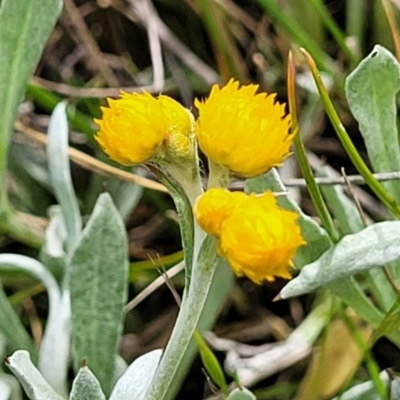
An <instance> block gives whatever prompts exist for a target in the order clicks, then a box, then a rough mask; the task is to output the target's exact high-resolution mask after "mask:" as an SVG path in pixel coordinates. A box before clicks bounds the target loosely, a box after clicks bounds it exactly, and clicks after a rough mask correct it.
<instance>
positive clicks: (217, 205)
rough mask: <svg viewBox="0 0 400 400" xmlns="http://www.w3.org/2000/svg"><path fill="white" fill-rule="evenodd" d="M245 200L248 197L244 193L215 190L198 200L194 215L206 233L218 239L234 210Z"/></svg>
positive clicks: (209, 191)
mask: <svg viewBox="0 0 400 400" xmlns="http://www.w3.org/2000/svg"><path fill="white" fill-rule="evenodd" d="M245 199H246V195H245V194H244V193H243V192H230V191H229V190H226V189H221V188H213V189H210V190H208V191H207V192H206V193H204V194H203V195H202V196H200V197H199V198H198V199H197V201H196V203H195V205H194V207H193V213H194V216H195V218H196V220H197V222H198V223H199V225H200V227H201V228H202V229H203V230H204V231H205V232H207V233H209V234H210V235H213V236H217V237H218V236H219V235H220V232H221V225H222V223H223V222H224V221H225V219H226V218H227V217H228V216H229V215H230V214H231V213H232V210H233V208H234V207H236V206H237V205H238V204H240V202H241V200H245Z"/></svg>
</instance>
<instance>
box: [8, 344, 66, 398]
mask: <svg viewBox="0 0 400 400" xmlns="http://www.w3.org/2000/svg"><path fill="white" fill-rule="evenodd" d="M5 362H6V365H7V366H8V368H10V370H11V371H12V372H13V373H14V375H15V376H16V377H17V378H18V380H19V381H20V383H21V385H22V387H23V388H24V390H25V393H26V394H27V396H28V397H29V398H30V399H32V400H38V399H40V400H63V397H61V396H60V395H59V394H57V393H56V392H55V391H54V389H53V388H52V387H51V386H50V385H49V384H48V383H47V382H46V380H45V379H44V378H43V376H42V375H41V374H40V372H39V371H38V370H37V368H36V367H35V366H34V365H33V364H32V362H31V359H30V358H29V353H28V352H27V351H26V350H18V351H16V352H15V353H14V354H13V355H12V356H11V357H8V358H7V359H6V361H5Z"/></svg>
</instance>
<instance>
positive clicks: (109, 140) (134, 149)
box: [95, 92, 191, 165]
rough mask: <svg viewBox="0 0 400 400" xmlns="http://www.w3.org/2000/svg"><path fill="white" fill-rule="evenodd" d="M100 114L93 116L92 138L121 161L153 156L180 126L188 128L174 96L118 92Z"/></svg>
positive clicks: (136, 161)
mask: <svg viewBox="0 0 400 400" xmlns="http://www.w3.org/2000/svg"><path fill="white" fill-rule="evenodd" d="M102 111H103V116H102V118H101V119H98V120H95V122H96V123H97V124H98V125H99V131H98V132H97V135H96V136H95V139H96V140H97V141H98V142H99V144H100V146H101V147H102V149H103V150H104V152H105V153H106V154H107V155H108V156H109V157H110V158H111V159H112V160H114V161H116V162H118V163H120V164H122V165H134V164H141V163H144V162H146V161H148V160H150V159H151V158H152V157H154V156H155V155H156V154H157V152H158V150H159V149H160V148H161V146H162V145H163V144H164V141H165V140H166V139H167V138H168V137H170V136H173V135H174V134H176V133H179V134H183V130H185V129H188V130H187V131H186V133H188V132H189V131H190V127H191V119H190V116H189V115H188V113H187V112H186V110H185V109H184V108H183V107H182V106H181V105H180V104H179V103H177V102H176V101H175V100H173V99H171V98H169V97H168V96H163V95H160V96H158V97H157V98H155V97H153V96H152V95H151V94H149V93H146V92H144V93H141V94H139V93H132V94H128V93H123V92H122V93H121V96H120V98H118V99H117V100H112V99H108V107H102Z"/></svg>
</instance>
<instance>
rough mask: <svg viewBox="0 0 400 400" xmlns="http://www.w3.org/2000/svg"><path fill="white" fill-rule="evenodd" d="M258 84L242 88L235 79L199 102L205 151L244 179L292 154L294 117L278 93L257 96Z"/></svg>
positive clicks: (201, 142)
mask: <svg viewBox="0 0 400 400" xmlns="http://www.w3.org/2000/svg"><path fill="white" fill-rule="evenodd" d="M257 89H258V85H245V86H242V87H239V82H237V81H234V80H233V79H231V80H230V81H229V82H228V83H227V84H226V85H225V86H224V87H222V88H220V87H219V86H218V85H214V86H213V87H212V89H211V93H210V96H209V97H208V99H207V100H205V101H204V102H202V101H199V100H196V101H195V105H196V107H197V108H198V109H199V118H198V120H197V124H196V133H197V138H198V142H199V146H200V148H201V150H202V151H203V152H204V153H205V155H206V156H207V157H208V158H209V159H210V160H211V161H212V162H213V163H215V164H218V165H222V166H224V167H227V168H228V169H230V170H231V171H232V172H234V173H236V174H238V175H240V176H243V177H252V176H257V175H260V174H262V173H264V172H265V171H267V170H269V169H270V168H272V167H276V166H279V165H281V164H282V162H283V160H284V159H285V158H286V157H287V156H288V155H289V154H290V150H289V148H290V145H291V143H292V140H293V135H292V134H290V133H289V128H290V123H291V121H290V116H289V115H286V113H285V106H284V104H280V103H278V102H276V101H275V97H276V95H275V94H270V95H268V94H266V93H259V94H256V91H257Z"/></svg>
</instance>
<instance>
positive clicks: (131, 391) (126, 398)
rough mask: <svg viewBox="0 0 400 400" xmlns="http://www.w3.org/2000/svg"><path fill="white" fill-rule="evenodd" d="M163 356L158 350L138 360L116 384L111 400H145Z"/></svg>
mask: <svg viewBox="0 0 400 400" xmlns="http://www.w3.org/2000/svg"><path fill="white" fill-rule="evenodd" d="M161 356H162V350H161V349H157V350H153V351H150V352H149V353H146V354H144V355H143V356H141V357H139V358H138V359H136V360H135V361H134V362H133V363H132V364H131V365H130V366H129V367H128V369H127V370H126V372H125V373H124V374H123V375H122V376H121V378H120V379H119V380H118V382H117V383H116V384H115V387H114V390H113V391H112V393H111V397H110V400H132V399H135V400H144V399H145V394H146V391H147V389H148V387H149V385H150V383H151V380H152V379H153V376H154V374H155V372H156V369H157V366H158V363H159V362H160V358H161Z"/></svg>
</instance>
